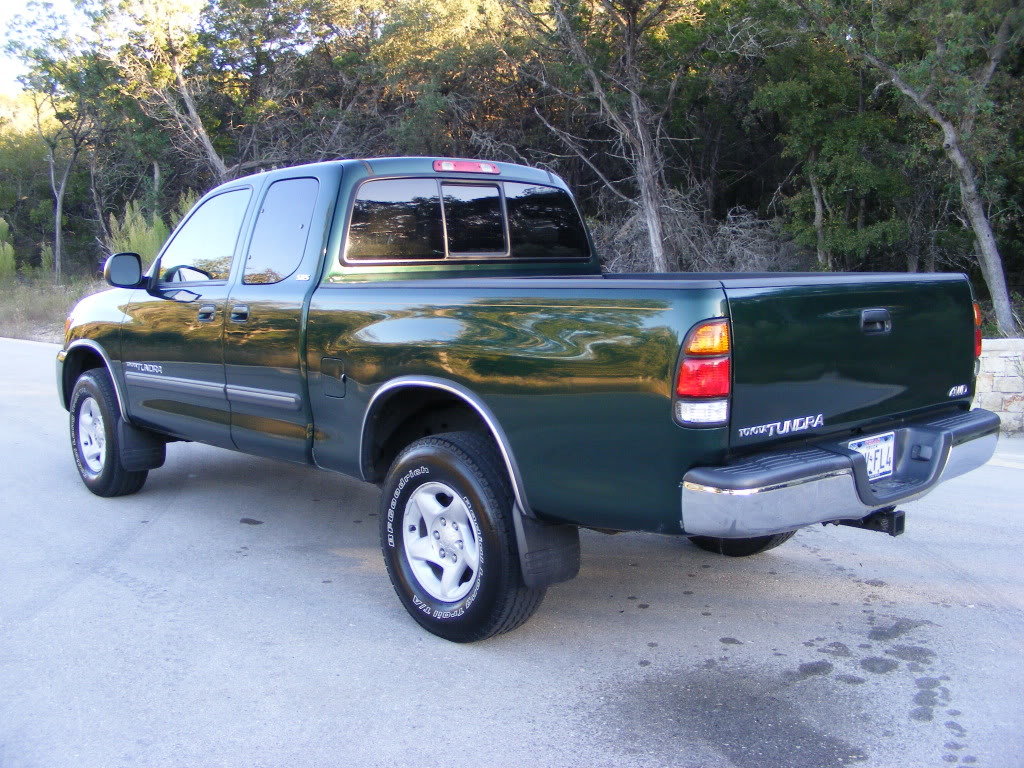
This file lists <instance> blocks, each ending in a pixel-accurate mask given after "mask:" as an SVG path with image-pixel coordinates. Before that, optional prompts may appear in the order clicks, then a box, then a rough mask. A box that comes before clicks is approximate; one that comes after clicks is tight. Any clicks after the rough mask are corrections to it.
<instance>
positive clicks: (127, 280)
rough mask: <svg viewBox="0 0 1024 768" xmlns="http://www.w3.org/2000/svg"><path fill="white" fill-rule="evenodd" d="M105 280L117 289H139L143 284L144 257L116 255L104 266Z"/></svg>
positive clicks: (134, 254) (132, 254)
mask: <svg viewBox="0 0 1024 768" xmlns="http://www.w3.org/2000/svg"><path fill="white" fill-rule="evenodd" d="M103 279H104V280H106V281H107V282H108V283H110V284H111V285H112V286H114V287H115V288H138V287H139V286H140V284H141V283H142V257H140V256H139V254H137V253H115V254H114V255H113V256H111V257H110V258H109V259H107V263H106V264H104V265H103Z"/></svg>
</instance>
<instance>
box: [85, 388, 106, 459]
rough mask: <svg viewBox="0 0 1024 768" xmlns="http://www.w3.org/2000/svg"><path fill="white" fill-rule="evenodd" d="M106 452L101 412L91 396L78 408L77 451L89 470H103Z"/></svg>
mask: <svg viewBox="0 0 1024 768" xmlns="http://www.w3.org/2000/svg"><path fill="white" fill-rule="evenodd" d="M106 452H107V434H106V432H105V431H104V430H103V414H101V413H100V406H99V403H97V402H96V400H95V399H94V398H92V397H87V398H85V400H83V401H82V406H81V407H80V408H79V409H78V453H79V454H80V455H81V457H82V461H84V462H85V466H86V467H87V468H88V469H89V471H90V472H94V473H96V474H99V473H100V472H102V471H103V460H104V458H105V457H106Z"/></svg>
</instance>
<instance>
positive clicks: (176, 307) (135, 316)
mask: <svg viewBox="0 0 1024 768" xmlns="http://www.w3.org/2000/svg"><path fill="white" fill-rule="evenodd" d="M251 196H252V189H251V188H250V187H248V186H244V187H237V188H235V189H229V190H226V191H224V192H220V193H218V194H216V195H214V196H213V197H210V198H208V199H206V200H204V201H203V202H202V203H200V204H199V205H198V206H197V207H196V208H194V209H193V210H192V212H191V213H190V214H189V216H188V218H187V219H186V220H185V221H184V223H183V224H182V225H181V226H180V227H179V228H178V229H177V230H176V231H175V233H174V235H173V237H172V239H171V240H170V242H169V243H168V244H167V246H166V247H165V248H164V250H163V252H162V253H161V255H160V258H159V261H158V264H157V269H159V274H160V279H159V281H158V283H157V289H158V290H157V291H156V292H155V293H157V295H150V294H148V293H146V292H144V291H136V292H135V296H133V297H132V301H131V303H130V305H129V307H128V310H127V315H128V319H127V320H126V321H125V323H124V325H123V327H122V355H123V358H122V359H123V360H124V371H125V382H126V386H127V392H128V408H129V411H130V413H131V414H132V418H133V419H135V420H137V421H138V422H139V423H140V424H142V425H145V426H149V427H153V428H155V429H157V430H160V431H162V432H166V433H168V434H172V435H178V436H181V437H186V438H188V439H190V440H198V441H200V442H204V443H210V444H211V445H220V446H224V447H232V442H231V427H230V425H231V412H230V408H229V405H228V400H227V395H226V393H225V389H224V385H225V381H224V357H223V341H224V320H225V315H224V309H225V306H226V302H227V297H228V275H229V273H230V271H231V264H232V262H233V261H234V256H235V250H236V247H237V243H238V234H239V232H240V231H241V229H242V224H243V222H244V219H245V213H246V210H247V208H248V205H249V200H250V198H251Z"/></svg>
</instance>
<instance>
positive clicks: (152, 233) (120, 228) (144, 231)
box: [107, 200, 169, 262]
mask: <svg viewBox="0 0 1024 768" xmlns="http://www.w3.org/2000/svg"><path fill="white" fill-rule="evenodd" d="M168 234H169V230H168V229H167V225H166V224H164V221H163V219H161V218H160V216H158V215H157V214H152V215H149V216H147V215H146V214H145V213H143V211H142V206H141V205H140V204H139V202H138V201H137V200H132V201H131V202H130V203H128V205H127V206H126V207H125V209H124V214H123V215H122V216H121V218H120V219H118V218H117V216H115V215H114V214H110V239H109V240H108V241H107V247H108V248H109V249H110V252H111V253H120V252H122V251H131V252H132V253H137V254H139V255H140V256H142V260H143V262H147V261H150V260H152V259H153V258H155V257H156V255H157V253H158V252H159V251H160V246H162V245H163V244H164V241H165V240H166V239H167V235H168Z"/></svg>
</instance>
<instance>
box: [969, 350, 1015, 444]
mask: <svg viewBox="0 0 1024 768" xmlns="http://www.w3.org/2000/svg"><path fill="white" fill-rule="evenodd" d="M981 350H982V351H981V372H980V373H979V374H978V386H977V391H976V393H975V396H974V405H975V407H977V408H987V409H988V410H990V411H995V412H996V413H998V414H999V418H1001V419H1002V420H1003V432H1004V433H1006V434H1020V433H1021V432H1024V339H985V340H984V342H982V346H981Z"/></svg>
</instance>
